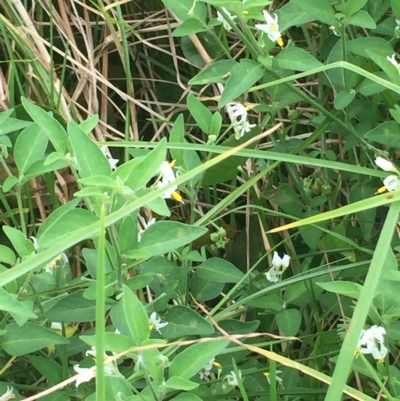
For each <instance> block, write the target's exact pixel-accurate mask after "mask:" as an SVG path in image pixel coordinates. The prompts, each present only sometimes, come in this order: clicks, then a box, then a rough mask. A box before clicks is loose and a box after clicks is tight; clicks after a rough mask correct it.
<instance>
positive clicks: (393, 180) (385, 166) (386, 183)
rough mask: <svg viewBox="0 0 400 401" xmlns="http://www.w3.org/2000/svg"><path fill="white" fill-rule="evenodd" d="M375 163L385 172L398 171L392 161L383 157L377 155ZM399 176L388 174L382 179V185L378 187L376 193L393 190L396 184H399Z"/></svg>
mask: <svg viewBox="0 0 400 401" xmlns="http://www.w3.org/2000/svg"><path fill="white" fill-rule="evenodd" d="M375 164H376V165H377V166H378V167H380V168H381V169H382V170H384V171H387V172H396V173H398V171H397V169H396V167H395V166H394V165H393V163H392V162H390V161H389V160H386V159H384V158H383V157H380V156H379V157H377V158H376V159H375ZM399 183H400V181H399V176H398V175H394V174H391V175H388V176H387V177H386V178H385V179H384V180H383V187H381V188H379V189H378V193H382V192H385V191H395V190H396V189H397V188H398V186H399Z"/></svg>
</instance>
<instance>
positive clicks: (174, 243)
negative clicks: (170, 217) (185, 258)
mask: <svg viewBox="0 0 400 401" xmlns="http://www.w3.org/2000/svg"><path fill="white" fill-rule="evenodd" d="M207 231H208V230H207V228H205V227H196V226H191V225H188V224H183V223H179V222H177V221H158V222H157V223H155V224H153V225H151V226H150V227H149V228H148V229H147V230H145V232H144V233H143V235H142V240H141V241H140V243H139V246H138V248H137V249H136V250H133V251H131V252H128V253H127V254H126V256H127V257H128V258H137V257H138V256H140V255H148V256H159V255H163V254H165V253H167V252H171V251H174V250H176V249H177V248H180V247H182V246H184V245H187V244H189V243H191V242H192V241H194V240H196V239H197V238H200V237H201V236H202V235H204V234H205V233H206V232H207Z"/></svg>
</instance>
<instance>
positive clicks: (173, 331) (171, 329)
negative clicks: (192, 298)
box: [163, 305, 214, 379]
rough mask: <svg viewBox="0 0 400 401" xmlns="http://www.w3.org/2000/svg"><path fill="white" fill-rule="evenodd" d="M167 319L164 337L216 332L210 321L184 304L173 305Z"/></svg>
mask: <svg viewBox="0 0 400 401" xmlns="http://www.w3.org/2000/svg"><path fill="white" fill-rule="evenodd" d="M166 320H167V321H168V325H167V326H165V327H164V328H163V337H164V338H179V337H183V336H189V335H193V336H194V335H207V334H212V333H213V332H214V328H213V326H212V325H211V323H210V322H208V321H207V320H205V319H204V318H203V317H201V316H200V315H199V314H198V313H197V312H195V311H194V310H192V309H190V308H188V307H186V306H183V305H176V306H172V307H171V308H170V309H169V310H168V314H167V316H166ZM210 359H211V358H210ZM188 379H189V377H188Z"/></svg>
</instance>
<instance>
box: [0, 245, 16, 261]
mask: <svg viewBox="0 0 400 401" xmlns="http://www.w3.org/2000/svg"><path fill="white" fill-rule="evenodd" d="M0 262H4V263H7V264H9V265H13V264H14V263H15V253H14V252H13V251H12V249H10V248H9V247H7V246H5V245H0Z"/></svg>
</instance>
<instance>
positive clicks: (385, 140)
mask: <svg viewBox="0 0 400 401" xmlns="http://www.w3.org/2000/svg"><path fill="white" fill-rule="evenodd" d="M364 137H365V138H366V139H368V140H369V141H371V142H376V143H380V144H382V145H386V146H389V147H390V148H400V128H399V124H397V123H396V122H395V121H385V122H383V123H381V124H379V125H378V126H377V127H375V128H373V129H372V130H370V131H368V132H367V133H366V134H365V135H364Z"/></svg>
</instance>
